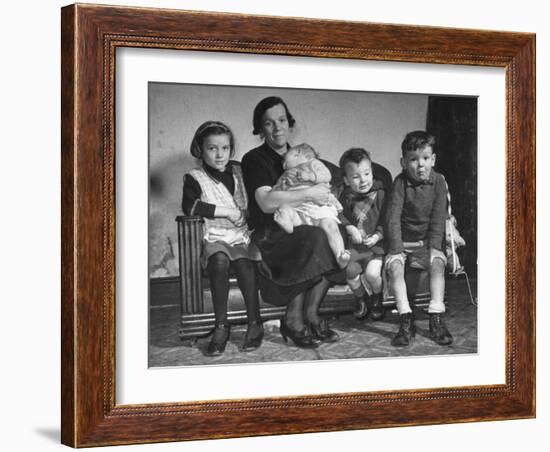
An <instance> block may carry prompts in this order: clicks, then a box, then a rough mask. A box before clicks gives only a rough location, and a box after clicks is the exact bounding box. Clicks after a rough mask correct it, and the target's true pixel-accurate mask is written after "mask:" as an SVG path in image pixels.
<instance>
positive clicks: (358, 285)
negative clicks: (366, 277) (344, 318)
mask: <svg viewBox="0 0 550 452" xmlns="http://www.w3.org/2000/svg"><path fill="white" fill-rule="evenodd" d="M362 272H363V268H362V267H361V264H360V263H359V262H351V263H350V264H348V266H347V267H346V281H347V283H348V286H349V287H350V289H351V291H352V292H353V295H355V304H356V308H355V311H354V312H353V316H354V317H355V318H357V319H363V318H365V317H366V316H367V314H368V294H367V292H366V291H365V288H364V287H363V283H362V281H361V273H362Z"/></svg>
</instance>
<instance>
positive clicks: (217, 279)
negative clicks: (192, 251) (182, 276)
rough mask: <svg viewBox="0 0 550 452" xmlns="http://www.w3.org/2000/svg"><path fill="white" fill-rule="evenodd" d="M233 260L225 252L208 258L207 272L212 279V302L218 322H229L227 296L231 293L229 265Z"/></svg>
mask: <svg viewBox="0 0 550 452" xmlns="http://www.w3.org/2000/svg"><path fill="white" fill-rule="evenodd" d="M230 265H231V261H230V260H229V258H228V257H227V256H226V255H225V253H221V252H219V253H215V254H213V255H212V256H210V257H209V258H208V266H207V267H206V273H207V274H208V279H209V280H210V291H211V293H212V304H213V305H214V316H215V318H216V323H218V324H225V323H227V297H228V294H229V267H230Z"/></svg>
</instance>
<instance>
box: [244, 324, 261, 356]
mask: <svg viewBox="0 0 550 452" xmlns="http://www.w3.org/2000/svg"><path fill="white" fill-rule="evenodd" d="M263 339H264V326H263V325H262V324H261V323H260V322H250V323H249V324H248V328H247V329H246V335H245V337H244V342H243V348H242V351H243V352H251V351H252V350H256V349H257V348H259V347H260V345H262V341H263Z"/></svg>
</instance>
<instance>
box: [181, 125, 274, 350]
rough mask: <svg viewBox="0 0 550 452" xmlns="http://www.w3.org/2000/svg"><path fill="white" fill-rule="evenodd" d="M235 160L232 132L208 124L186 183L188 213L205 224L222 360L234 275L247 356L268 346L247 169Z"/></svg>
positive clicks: (216, 346) (195, 144)
mask: <svg viewBox="0 0 550 452" xmlns="http://www.w3.org/2000/svg"><path fill="white" fill-rule="evenodd" d="M234 154H235V140H234V137H233V133H232V132H231V129H229V127H227V126H226V125H225V124H223V123H221V122H217V121H207V122H205V123H204V124H202V125H201V126H200V127H199V128H198V129H197V131H196V132H195V136H194V137H193V141H192V142H191V155H192V156H193V157H195V158H196V159H198V160H200V161H201V165H200V167H198V168H195V169H192V170H191V171H190V172H189V173H188V174H186V175H185V177H184V183H183V200H182V208H183V212H184V213H185V214H186V215H197V216H201V217H203V218H204V229H203V230H204V242H203V249H202V256H201V261H202V265H203V268H205V269H206V273H207V274H208V277H209V279H210V290H211V293H212V302H213V305H214V315H215V318H216V326H215V328H214V331H213V334H212V339H211V340H210V343H209V345H208V349H207V352H206V353H207V355H209V356H216V355H221V354H222V353H223V352H224V351H225V346H226V344H227V341H228V339H229V322H228V320H227V298H228V294H229V270H230V269H233V270H234V271H235V273H236V275H237V283H238V285H239V288H240V290H241V292H242V294H243V298H244V302H245V305H246V313H247V316H248V329H247V331H246V336H245V339H244V344H243V347H242V350H243V351H249V350H254V349H257V348H258V347H259V346H260V345H261V343H262V340H263V335H264V331H263V326H262V323H261V320H260V311H259V301H258V289H257V287H256V261H259V260H261V257H260V253H259V251H258V249H257V248H256V246H255V245H254V244H252V243H250V237H249V231H248V227H247V225H246V212H247V210H246V209H247V201H248V200H247V195H246V191H245V187H244V183H243V178H242V172H241V166H240V164H239V163H238V162H236V161H233V160H230V158H231V157H233V155H234Z"/></svg>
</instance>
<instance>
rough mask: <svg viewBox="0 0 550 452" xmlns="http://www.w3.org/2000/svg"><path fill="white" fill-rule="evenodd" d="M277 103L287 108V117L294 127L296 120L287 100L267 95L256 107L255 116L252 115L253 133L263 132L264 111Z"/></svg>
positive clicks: (289, 123)
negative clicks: (286, 102)
mask: <svg viewBox="0 0 550 452" xmlns="http://www.w3.org/2000/svg"><path fill="white" fill-rule="evenodd" d="M275 105H282V106H283V107H284V108H285V112H286V119H287V120H288V125H289V126H290V127H294V124H296V120H295V119H294V117H293V116H292V114H291V113H290V111H289V110H288V107H287V106H286V104H285V101H284V100H283V99H281V98H280V97H277V96H271V97H266V98H265V99H262V100H261V101H260V102H259V103H258V105H256V108H254V116H253V117H252V125H253V127H254V130H253V131H252V134H253V135H259V134H260V133H261V132H262V118H263V116H264V113H265V112H266V111H267V110H269V109H270V108H272V107H274V106H275Z"/></svg>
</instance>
